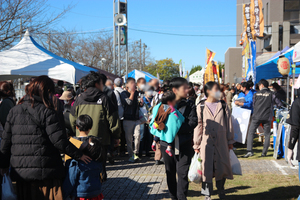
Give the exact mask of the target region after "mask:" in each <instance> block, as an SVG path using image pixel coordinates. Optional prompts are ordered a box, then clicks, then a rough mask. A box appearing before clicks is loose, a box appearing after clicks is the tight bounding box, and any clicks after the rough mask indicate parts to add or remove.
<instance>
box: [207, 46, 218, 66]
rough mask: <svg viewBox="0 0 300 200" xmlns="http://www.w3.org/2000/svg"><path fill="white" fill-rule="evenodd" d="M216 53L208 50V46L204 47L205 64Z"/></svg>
mask: <svg viewBox="0 0 300 200" xmlns="http://www.w3.org/2000/svg"><path fill="white" fill-rule="evenodd" d="M215 55H216V53H215V52H213V51H211V50H209V49H208V48H206V60H205V65H208V63H209V62H211V61H212V60H213V59H214V57H215Z"/></svg>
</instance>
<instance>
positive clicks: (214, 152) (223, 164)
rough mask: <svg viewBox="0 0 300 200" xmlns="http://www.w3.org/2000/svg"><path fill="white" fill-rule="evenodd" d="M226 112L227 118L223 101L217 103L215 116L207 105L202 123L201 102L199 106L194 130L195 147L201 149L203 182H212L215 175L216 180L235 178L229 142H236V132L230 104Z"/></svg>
mask: <svg viewBox="0 0 300 200" xmlns="http://www.w3.org/2000/svg"><path fill="white" fill-rule="evenodd" d="M225 112H226V117H225V119H226V120H225V119H224V111H223V108H222V103H221V102H219V103H218V105H217V108H216V113H215V116H213V115H212V113H211V111H210V110H209V108H208V107H207V106H206V105H205V106H204V110H203V118H204V119H203V123H202V119H201V104H199V105H198V106H197V115H198V125H197V127H196V128H195V130H194V149H199V150H200V156H201V159H202V170H203V182H209V183H211V182H212V178H213V177H215V178H216V180H222V179H223V178H227V179H233V175H232V171H231V165H230V161H229V149H228V144H233V143H234V140H233V138H234V132H233V127H232V121H231V113H230V111H229V109H228V106H226V109H225ZM225 121H226V124H225Z"/></svg>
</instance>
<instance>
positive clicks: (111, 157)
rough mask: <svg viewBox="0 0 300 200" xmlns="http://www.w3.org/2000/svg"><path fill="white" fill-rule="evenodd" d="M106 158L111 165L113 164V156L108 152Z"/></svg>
mask: <svg viewBox="0 0 300 200" xmlns="http://www.w3.org/2000/svg"><path fill="white" fill-rule="evenodd" d="M107 160H108V162H109V163H110V164H111V165H113V164H115V161H114V156H113V154H111V153H110V152H108V153H107Z"/></svg>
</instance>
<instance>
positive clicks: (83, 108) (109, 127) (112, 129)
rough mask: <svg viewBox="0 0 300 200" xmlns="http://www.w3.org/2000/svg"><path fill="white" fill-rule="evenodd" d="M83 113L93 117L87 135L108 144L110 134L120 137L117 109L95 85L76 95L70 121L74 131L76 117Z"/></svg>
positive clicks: (77, 133) (77, 132)
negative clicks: (91, 125)
mask: <svg viewBox="0 0 300 200" xmlns="http://www.w3.org/2000/svg"><path fill="white" fill-rule="evenodd" d="M84 114H86V115H89V116H90V117H91V118H92V119H93V127H92V129H91V131H90V133H89V135H92V136H95V137H99V138H101V139H102V142H103V145H109V144H110V142H111V141H110V136H112V137H113V138H119V137H120V133H121V129H120V127H121V126H120V120H119V116H118V111H117V110H116V109H114V106H113V105H112V103H111V102H110V101H109V100H108V97H107V96H106V95H105V94H104V93H103V92H101V91H100V90H98V89H97V88H95V87H90V88H88V89H87V90H86V91H85V92H83V93H82V94H81V95H80V96H78V98H77V99H76V101H75V103H74V105H73V106H72V109H71V114H70V123H71V126H72V129H73V131H74V132H75V130H76V119H77V117H79V116H80V115H84ZM76 135H77V136H78V135H79V131H78V130H76Z"/></svg>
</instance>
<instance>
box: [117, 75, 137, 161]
mask: <svg viewBox="0 0 300 200" xmlns="http://www.w3.org/2000/svg"><path fill="white" fill-rule="evenodd" d="M126 86H127V87H128V91H123V92H122V93H121V100H122V103H123V106H124V120H123V127H124V132H125V138H126V143H127V151H128V154H129V156H130V158H129V162H135V161H136V160H137V159H138V158H139V157H138V156H137V155H136V154H137V153H138V152H139V148H140V137H141V135H140V120H139V109H140V103H139V102H138V94H139V93H138V92H137V91H136V83H135V79H134V78H130V77H129V78H127V81H126ZM132 136H133V137H134V147H135V148H134V149H133V146H132Z"/></svg>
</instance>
